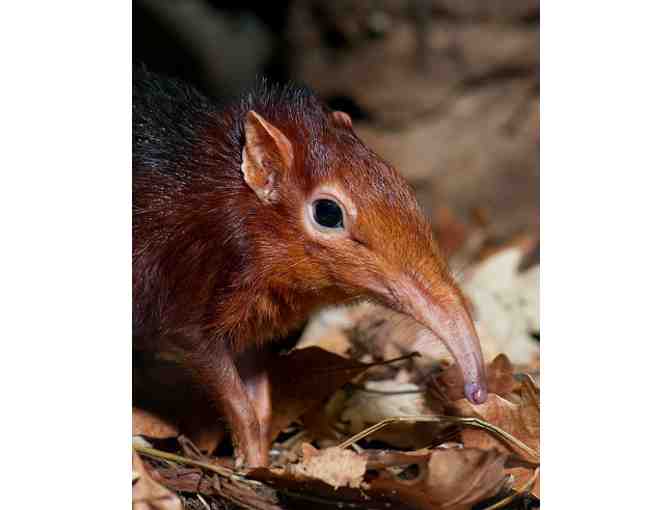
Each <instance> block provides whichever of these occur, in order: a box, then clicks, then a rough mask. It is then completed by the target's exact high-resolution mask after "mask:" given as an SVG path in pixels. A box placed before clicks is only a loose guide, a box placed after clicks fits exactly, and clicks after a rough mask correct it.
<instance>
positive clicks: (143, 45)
mask: <svg viewBox="0 0 672 510" xmlns="http://www.w3.org/2000/svg"><path fill="white" fill-rule="evenodd" d="M133 60H134V62H144V63H145V64H146V65H147V66H148V67H149V68H150V69H152V70H155V71H159V72H162V73H164V74H168V75H172V76H179V77H181V78H183V79H185V80H187V81H190V82H192V83H194V84H196V85H197V86H199V87H200V88H201V89H203V90H205V91H206V92H208V93H209V94H210V95H212V96H214V97H217V98H220V99H225V100H226V99H230V98H234V97H235V96H237V95H238V94H239V93H241V92H242V91H244V90H245V89H246V88H247V87H249V86H250V85H251V84H252V83H253V82H254V80H255V79H256V77H257V76H259V75H266V76H269V77H271V78H272V79H273V80H276V81H280V82H282V81H286V80H293V81H296V82H300V83H305V84H307V85H309V86H310V87H312V88H313V89H314V90H315V91H316V92H318V93H319V94H320V95H321V96H322V97H323V98H324V99H325V100H326V101H327V102H328V103H329V104H330V105H331V106H332V107H333V108H337V109H341V110H344V111H346V112H348V113H349V114H350V115H351V116H352V117H353V119H354V120H355V129H356V130H357V132H358V134H359V135H360V136H361V138H362V139H363V140H364V141H365V142H367V143H368V144H369V145H371V146H372V147H373V148H374V149H375V150H376V151H377V152H378V153H379V154H380V155H381V156H383V157H384V158H385V159H387V160H388V161H390V162H392V163H393V164H394V165H395V166H397V168H398V169H399V170H400V171H401V172H402V173H404V175H406V176H407V177H408V178H409V179H410V181H411V182H412V184H413V186H414V187H415V189H416V190H417V192H418V194H419V197H420V200H421V202H422V204H423V205H424V206H425V207H426V208H427V210H428V212H429V213H430V215H431V217H432V219H433V221H434V223H435V225H437V227H438V229H439V231H441V229H442V228H444V230H445V228H447V230H448V231H449V232H452V230H454V229H453V228H452V227H453V226H454V224H455V223H456V222H457V223H458V224H460V225H462V226H465V227H466V228H468V227H469V226H470V225H474V224H476V223H477V224H479V225H480V226H481V227H482V226H484V225H485V226H486V227H487V230H488V235H489V237H490V238H491V239H492V240H494V241H495V242H497V241H506V240H508V239H510V238H511V237H512V236H515V235H516V234H521V233H524V234H531V235H532V236H536V235H537V234H538V228H539V222H538V217H539V4H538V0H415V1H412V0H339V1H333V0H294V1H288V2H280V1H276V2H265V1H255V0H248V1H244V2H243V1H228V2H225V1H215V0H174V1H171V0H136V1H135V2H134V3H133ZM449 235H450V234H449Z"/></svg>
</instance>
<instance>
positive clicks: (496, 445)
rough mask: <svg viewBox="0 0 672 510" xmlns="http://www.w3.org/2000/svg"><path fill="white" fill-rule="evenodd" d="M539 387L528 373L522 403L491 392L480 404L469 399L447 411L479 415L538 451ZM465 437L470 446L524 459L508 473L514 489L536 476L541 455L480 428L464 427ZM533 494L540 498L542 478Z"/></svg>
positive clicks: (521, 397)
mask: <svg viewBox="0 0 672 510" xmlns="http://www.w3.org/2000/svg"><path fill="white" fill-rule="evenodd" d="M539 408H540V395H539V387H538V386H536V385H535V384H534V382H533V380H532V379H531V378H530V377H529V376H526V377H525V379H524V380H523V383H522V384H521V388H520V403H513V402H511V401H509V400H507V399H504V398H502V397H500V396H498V395H495V394H491V395H490V396H489V397H488V400H487V401H486V402H485V403H484V404H481V405H474V404H472V403H471V402H469V401H468V400H466V399H460V400H457V401H455V402H452V403H451V404H450V405H449V407H448V408H447V409H446V411H447V412H448V413H449V414H451V415H454V416H470V417H476V418H480V419H482V420H485V421H487V422H488V423H491V424H493V425H496V426H497V427H499V428H501V429H503V430H505V431H506V432H508V433H509V434H511V435H512V436H513V437H515V438H516V439H518V440H519V441H521V442H522V443H524V444H525V445H526V446H528V447H530V448H532V449H533V450H534V451H535V452H537V453H539ZM462 440H463V442H464V445H465V446H467V447H474V448H480V449H496V450H498V451H501V452H505V453H510V454H515V456H517V457H518V458H520V459H521V460H522V461H524V463H523V464H521V465H520V466H516V467H513V468H512V469H510V470H509V471H507V472H510V473H511V474H513V475H514V476H515V477H516V479H515V484H514V488H516V489H520V488H521V487H523V486H524V485H525V484H526V483H527V481H528V480H530V478H531V477H532V476H533V475H534V469H535V468H536V467H537V465H538V464H539V458H538V456H537V458H534V457H532V456H530V455H528V454H527V453H526V452H524V451H522V450H519V449H517V448H515V447H512V446H511V445H510V444H509V443H506V442H504V441H502V440H500V439H499V438H497V437H495V436H494V435H492V434H490V433H488V432H486V431H484V430H480V429H464V430H463V431H462ZM532 493H533V494H534V495H535V496H536V497H539V496H540V494H539V480H538V479H537V482H536V483H535V486H534V488H533V490H532Z"/></svg>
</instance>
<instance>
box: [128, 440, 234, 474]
mask: <svg viewBox="0 0 672 510" xmlns="http://www.w3.org/2000/svg"><path fill="white" fill-rule="evenodd" d="M133 449H134V450H135V451H136V452H138V453H140V454H142V455H147V456H149V457H154V458H155V459H161V460H170V461H173V462H177V463H179V464H185V465H188V466H196V467H200V468H203V469H207V470H209V471H212V472H213V473H217V474H218V475H222V476H225V477H227V478H233V477H234V476H235V474H234V472H233V471H232V470H231V469H228V468H225V467H222V466H215V465H213V464H208V463H207V462H202V461H200V460H194V459H189V458H187V457H182V456H181V455H176V454H174V453H169V452H162V451H161V450H156V449H154V448H148V447H146V446H140V445H133Z"/></svg>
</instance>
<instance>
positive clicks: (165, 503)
mask: <svg viewBox="0 0 672 510" xmlns="http://www.w3.org/2000/svg"><path fill="white" fill-rule="evenodd" d="M133 473H134V478H135V475H137V478H135V481H134V482H133V510H182V502H181V501H180V498H178V497H177V496H176V495H175V494H173V493H172V492H170V491H169V490H168V489H166V488H165V487H164V486H163V485H161V484H159V483H157V482H155V481H154V480H153V479H152V477H151V476H150V475H149V473H148V472H147V470H146V469H145V465H144V463H143V462H142V459H141V458H140V456H139V455H138V454H137V453H136V452H135V451H134V452H133Z"/></svg>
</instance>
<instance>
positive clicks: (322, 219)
mask: <svg viewBox="0 0 672 510" xmlns="http://www.w3.org/2000/svg"><path fill="white" fill-rule="evenodd" d="M313 218H315V221H316V222H317V223H318V225H321V226H323V227H327V228H343V211H341V207H340V206H339V205H338V204H337V203H336V202H334V201H333V200H329V199H326V198H320V199H319V200H315V202H313Z"/></svg>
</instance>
